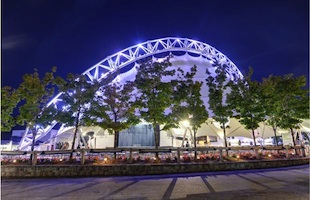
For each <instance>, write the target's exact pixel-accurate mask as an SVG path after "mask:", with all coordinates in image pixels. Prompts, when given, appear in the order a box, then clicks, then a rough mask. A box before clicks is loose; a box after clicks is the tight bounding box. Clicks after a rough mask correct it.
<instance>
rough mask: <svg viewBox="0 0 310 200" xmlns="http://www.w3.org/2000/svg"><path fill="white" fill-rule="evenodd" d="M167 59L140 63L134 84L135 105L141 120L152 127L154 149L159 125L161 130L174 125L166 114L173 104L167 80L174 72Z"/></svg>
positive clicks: (171, 84)
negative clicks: (135, 89)
mask: <svg viewBox="0 0 310 200" xmlns="http://www.w3.org/2000/svg"><path fill="white" fill-rule="evenodd" d="M169 58H170V57H167V58H166V59H165V60H164V61H162V62H155V61H153V60H152V59H149V60H146V61H145V62H143V63H141V65H140V66H139V68H138V72H137V75H136V79H135V82H134V83H135V87H136V88H137V92H138V94H137V101H136V105H137V107H138V108H139V112H140V115H141V117H142V119H144V120H145V121H146V122H149V123H151V124H152V125H153V129H154V134H155V148H158V146H159V134H160V128H159V125H163V128H162V130H165V129H169V128H171V126H173V125H174V122H173V120H171V118H170V116H169V115H168V114H167V113H166V112H167V109H169V107H170V106H171V104H172V102H173V99H172V95H173V82H172V81H171V80H170V81H169V79H171V78H172V77H173V76H174V74H175V70H170V69H169V66H171V63H170V61H169ZM164 79H165V80H164ZM157 155H158V154H157Z"/></svg>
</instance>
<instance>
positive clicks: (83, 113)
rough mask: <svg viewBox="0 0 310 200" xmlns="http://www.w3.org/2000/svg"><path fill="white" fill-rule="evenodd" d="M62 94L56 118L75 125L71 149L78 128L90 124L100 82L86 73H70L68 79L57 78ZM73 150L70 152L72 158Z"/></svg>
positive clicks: (66, 124) (67, 124)
mask: <svg viewBox="0 0 310 200" xmlns="http://www.w3.org/2000/svg"><path fill="white" fill-rule="evenodd" d="M56 82H57V84H58V86H59V89H60V92H62V95H61V100H62V102H61V104H62V105H63V107H62V109H61V110H59V112H58V113H57V116H56V119H57V120H58V122H60V123H62V124H63V125H65V126H69V127H70V126H73V127H74V134H73V141H72V145H71V150H73V149H74V148H75V143H76V142H75V140H76V138H77V132H78V129H79V128H80V127H81V126H87V125H89V124H90V115H89V109H90V104H91V103H92V102H93V99H94V97H95V93H96V92H97V91H98V89H99V84H98V83H97V82H96V81H94V82H91V81H88V80H87V78H86V76H85V75H74V74H71V73H70V74H68V76H67V79H66V80H64V79H62V78H58V79H57V80H56ZM72 157H73V152H72V153H71V154H70V160H72Z"/></svg>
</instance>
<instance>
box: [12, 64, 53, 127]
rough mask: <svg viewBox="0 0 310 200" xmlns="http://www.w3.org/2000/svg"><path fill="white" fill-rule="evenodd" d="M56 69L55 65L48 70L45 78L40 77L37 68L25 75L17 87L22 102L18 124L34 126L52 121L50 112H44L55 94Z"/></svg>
mask: <svg viewBox="0 0 310 200" xmlns="http://www.w3.org/2000/svg"><path fill="white" fill-rule="evenodd" d="M55 71H56V67H53V68H52V70H51V72H47V73H46V74H45V76H44V77H43V78H40V76H39V73H38V71H37V70H36V69H35V70H34V73H33V74H25V75H24V76H23V82H22V83H21V84H20V86H19V88H18V89H17V93H18V96H19V98H20V99H21V103H22V105H21V106H20V107H19V115H18V116H17V123H18V124H20V125H25V124H26V125H27V126H29V127H30V128H33V127H34V126H35V125H36V124H41V125H47V124H49V123H50V122H51V119H52V116H50V119H49V117H48V116H49V115H48V113H49V112H44V109H46V108H45V106H46V104H47V102H48V101H49V100H50V99H51V97H52V96H53V95H54V89H55V88H54V87H55V85H54V84H53V81H54V79H55V78H54V72H55ZM43 115H44V117H43ZM45 115H46V116H45ZM47 119H49V120H47Z"/></svg>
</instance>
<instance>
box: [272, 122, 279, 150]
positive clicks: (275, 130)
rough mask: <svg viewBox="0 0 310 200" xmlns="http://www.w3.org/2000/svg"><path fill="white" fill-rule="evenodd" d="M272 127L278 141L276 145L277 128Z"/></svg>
mask: <svg viewBox="0 0 310 200" xmlns="http://www.w3.org/2000/svg"><path fill="white" fill-rule="evenodd" d="M272 129H273V133H274V139H275V141H276V145H277V146H278V138H277V128H276V127H274V126H273V127H272Z"/></svg>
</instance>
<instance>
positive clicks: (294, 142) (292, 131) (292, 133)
mask: <svg viewBox="0 0 310 200" xmlns="http://www.w3.org/2000/svg"><path fill="white" fill-rule="evenodd" d="M290 129H291V135H292V139H293V146H295V145H296V141H295V137H294V135H295V134H294V130H293V129H292V128H290Z"/></svg>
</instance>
